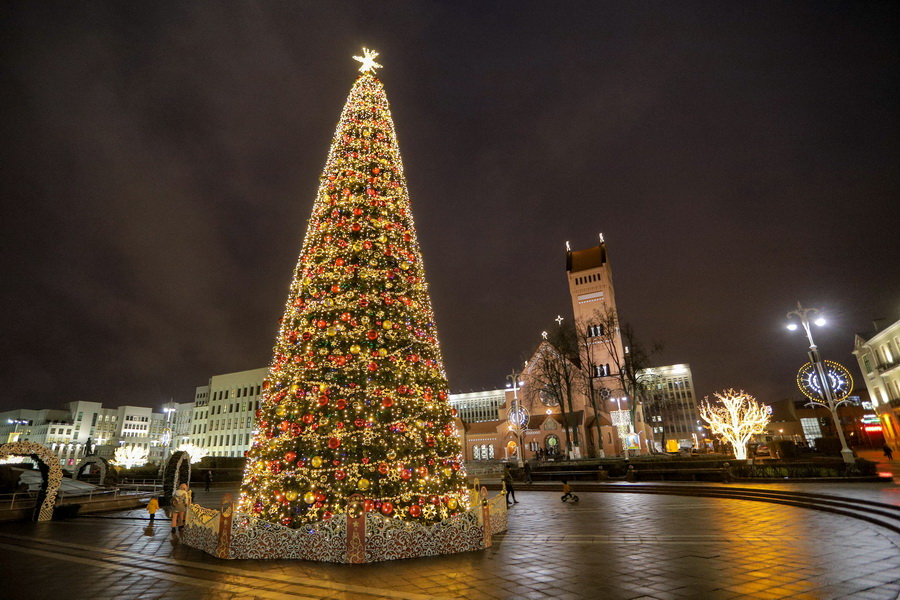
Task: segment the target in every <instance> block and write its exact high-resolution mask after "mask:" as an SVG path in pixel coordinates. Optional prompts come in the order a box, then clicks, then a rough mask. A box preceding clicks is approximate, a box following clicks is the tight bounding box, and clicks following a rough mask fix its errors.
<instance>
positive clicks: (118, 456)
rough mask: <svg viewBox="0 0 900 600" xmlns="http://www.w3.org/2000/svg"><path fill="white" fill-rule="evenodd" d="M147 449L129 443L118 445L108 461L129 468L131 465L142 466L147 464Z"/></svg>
mask: <svg viewBox="0 0 900 600" xmlns="http://www.w3.org/2000/svg"><path fill="white" fill-rule="evenodd" d="M149 454H150V453H149V451H148V450H147V449H146V448H143V447H141V446H136V445H134V444H129V445H127V446H119V447H118V448H116V453H115V454H114V455H113V459H112V460H111V461H109V462H111V463H112V464H114V465H116V466H117V467H124V468H126V469H131V468H132V467H142V466H144V465H146V464H147V457H148V456H149Z"/></svg>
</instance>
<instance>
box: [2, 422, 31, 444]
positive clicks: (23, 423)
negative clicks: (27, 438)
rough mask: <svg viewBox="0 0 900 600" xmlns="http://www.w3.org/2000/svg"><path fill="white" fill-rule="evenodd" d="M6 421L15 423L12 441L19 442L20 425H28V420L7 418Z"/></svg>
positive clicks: (11, 423)
mask: <svg viewBox="0 0 900 600" xmlns="http://www.w3.org/2000/svg"><path fill="white" fill-rule="evenodd" d="M6 422H7V423H9V424H10V425H15V427H14V428H13V434H12V437H11V439H10V441H12V442H18V441H19V425H28V421H26V420H25V419H7V420H6Z"/></svg>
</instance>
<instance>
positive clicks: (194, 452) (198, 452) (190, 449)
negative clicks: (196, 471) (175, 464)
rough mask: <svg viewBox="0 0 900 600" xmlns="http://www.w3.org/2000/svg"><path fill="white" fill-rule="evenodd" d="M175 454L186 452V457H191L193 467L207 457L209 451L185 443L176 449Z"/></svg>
mask: <svg viewBox="0 0 900 600" xmlns="http://www.w3.org/2000/svg"><path fill="white" fill-rule="evenodd" d="M175 451H176V452H187V453H188V456H190V457H191V464H192V465H195V464H197V463H198V462H200V461H201V460H203V458H204V457H205V456H208V455H209V451H208V450H207V449H206V448H201V447H200V446H198V445H197V444H192V443H190V442H185V443H184V444H181V445H180V446H178V448H176V450H175Z"/></svg>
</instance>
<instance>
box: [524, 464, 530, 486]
mask: <svg viewBox="0 0 900 600" xmlns="http://www.w3.org/2000/svg"><path fill="white" fill-rule="evenodd" d="M525 483H531V463H530V462H528V461H527V460H526V461H525Z"/></svg>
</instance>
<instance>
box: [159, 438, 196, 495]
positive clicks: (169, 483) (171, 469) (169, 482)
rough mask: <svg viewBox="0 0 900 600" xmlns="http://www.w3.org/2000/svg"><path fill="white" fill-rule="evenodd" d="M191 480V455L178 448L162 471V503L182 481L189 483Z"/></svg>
mask: <svg viewBox="0 0 900 600" xmlns="http://www.w3.org/2000/svg"><path fill="white" fill-rule="evenodd" d="M190 481H191V455H190V454H188V453H187V452H184V451H183V450H178V451H176V452H174V453H173V454H172V456H170V457H169V460H168V461H167V462H166V468H165V471H164V472H163V497H162V500H163V502H164V503H168V502H169V501H171V499H172V493H173V492H174V491H175V490H177V489H178V486H180V485H181V484H182V483H187V484H188V485H190Z"/></svg>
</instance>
